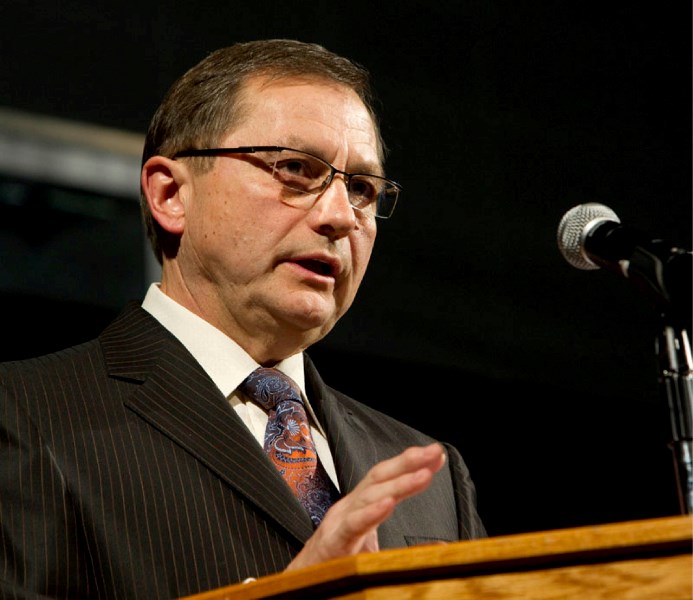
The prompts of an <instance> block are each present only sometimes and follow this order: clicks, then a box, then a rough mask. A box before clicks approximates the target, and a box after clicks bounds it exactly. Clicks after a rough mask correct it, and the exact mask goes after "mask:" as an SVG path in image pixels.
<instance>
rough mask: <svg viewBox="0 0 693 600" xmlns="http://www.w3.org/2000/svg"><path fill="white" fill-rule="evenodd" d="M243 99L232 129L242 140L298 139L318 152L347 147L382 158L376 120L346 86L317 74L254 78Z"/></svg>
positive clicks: (275, 141) (268, 142) (257, 142)
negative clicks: (239, 113)
mask: <svg viewBox="0 0 693 600" xmlns="http://www.w3.org/2000/svg"><path fill="white" fill-rule="evenodd" d="M239 102H240V105H241V107H242V118H241V120H240V122H239V124H238V126H237V127H236V128H234V130H233V132H232V133H233V136H234V137H235V138H236V140H237V141H238V142H239V143H243V144H248V145H250V144H255V145H260V144H263V145H273V144H280V143H281V144H288V143H289V142H290V141H291V140H292V139H295V140H300V141H302V142H303V143H305V144H308V145H311V146H315V147H314V148H313V149H314V150H318V149H321V148H322V151H328V152H330V151H332V150H334V151H337V150H338V149H339V148H348V150H349V152H354V151H356V152H358V153H361V154H366V155H368V158H369V159H375V160H377V161H378V162H380V161H381V148H380V145H379V138H378V135H377V132H376V127H375V124H374V122H373V118H372V116H371V114H370V112H369V111H368V109H367V107H366V106H365V104H364V103H363V101H362V100H361V98H359V96H358V94H357V93H356V92H355V91H354V90H352V89H351V88H350V87H348V86H346V85H343V84H340V83H337V82H334V81H331V80H327V79H321V78H314V77H313V78H308V77H300V78H297V77H291V78H281V79H277V78H268V77H254V78H251V79H249V80H248V81H247V82H246V84H245V85H244V87H243V90H242V92H241V94H240V96H239ZM239 136H241V137H239ZM244 136H254V137H253V138H252V139H244ZM323 146H324V148H323Z"/></svg>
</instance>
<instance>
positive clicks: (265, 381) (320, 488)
mask: <svg viewBox="0 0 693 600" xmlns="http://www.w3.org/2000/svg"><path fill="white" fill-rule="evenodd" d="M238 389H240V390H241V391H242V392H243V393H244V394H246V395H247V396H248V397H250V398H252V399H253V400H255V402H257V403H258V404H259V405H260V406H262V407H263V408H264V409H265V410H267V411H269V419H268V421H267V429H266V430H265V444H264V448H265V452H266V453H267V455H268V456H269V457H270V459H271V460H272V462H273V463H274V466H275V467H277V469H278V470H279V472H280V473H281V474H282V476H283V477H284V480H285V481H286V482H287V483H288V484H289V487H290V488H291V489H292V490H293V492H294V494H296V496H297V497H298V499H299V500H300V502H301V504H303V506H304V507H305V508H306V510H307V511H308V514H309V515H310V518H311V520H312V521H313V524H314V525H315V527H317V526H318V525H319V524H320V521H322V518H323V517H324V516H325V513H326V512H327V509H328V508H329V507H330V506H331V505H332V504H333V503H334V502H335V501H336V500H337V499H338V498H339V492H338V491H337V489H336V488H335V486H334V484H333V483H332V481H331V480H330V478H329V477H328V475H327V473H326V472H325V469H324V467H323V466H322V464H321V463H320V461H319V460H318V455H317V453H316V451H315V444H314V443H313V438H312V437H311V435H310V425H309V424H308V417H307V416H306V410H305V408H304V406H303V399H302V398H301V392H300V391H299V389H298V386H297V385H296V383H295V382H294V381H293V380H292V379H291V378H290V377H287V376H286V375H284V373H282V372H281V371H278V370H277V369H268V368H264V367H260V368H258V369H256V370H255V371H253V372H252V373H251V374H250V375H248V377H247V378H246V379H245V381H243V383H241V385H240V386H239V388H238Z"/></svg>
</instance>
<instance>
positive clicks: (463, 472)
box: [443, 443, 488, 540]
mask: <svg viewBox="0 0 693 600" xmlns="http://www.w3.org/2000/svg"><path fill="white" fill-rule="evenodd" d="M443 446H444V448H445V450H446V452H447V455H448V465H449V469H450V474H451V478H452V485H453V489H454V494H455V503H456V505H457V522H458V524H459V539H460V540H473V539H477V538H484V537H487V535H488V534H487V532H486V528H485V527H484V524H483V522H482V521H481V517H480V516H479V513H478V511H477V498H476V488H475V486H474V482H473V481H472V478H471V476H470V474H469V469H468V468H467V465H466V464H465V462H464V460H463V458H462V455H461V454H460V452H459V451H458V450H457V448H455V447H454V446H452V445H451V444H447V443H444V444H443Z"/></svg>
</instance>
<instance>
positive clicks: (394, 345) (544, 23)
mask: <svg viewBox="0 0 693 600" xmlns="http://www.w3.org/2000/svg"><path fill="white" fill-rule="evenodd" d="M690 11H691V7H690V3H687V2H669V1H667V2H663V3H658V4H657V5H656V6H655V5H653V4H651V3H648V4H643V3H639V4H631V3H618V2H617V3H613V2H612V3H608V2H599V3H598V2H594V1H591V0H590V1H586V2H579V3H577V2H575V3H566V2H560V1H551V0H545V1H542V2H521V3H517V2H504V1H501V0H472V1H469V2H464V1H458V2H452V1H446V2H437V3H423V2H414V1H412V0H401V1H400V2H397V3H381V4H378V3H374V2H368V3H367V2H362V1H361V0H355V1H352V2H349V3H345V2H332V3H330V2H323V3H301V2H295V3H291V2H281V3H275V2H270V3H252V5H247V4H246V3H229V2H217V1H214V0H210V1H207V2H204V3H180V2H179V3H175V5H174V3H173V2H171V3H166V2H151V3H135V2H132V1H131V0H121V1H120V2H113V3H111V4H110V5H109V4H106V5H105V6H104V4H103V3H101V4H99V3H87V2H77V1H71V2H70V1H63V2H59V3H56V2H49V1H47V0H46V1H43V2H36V1H34V2H32V1H26V0H25V1H22V2H20V1H12V0H10V2H5V3H4V5H3V7H2V9H1V11H0V14H1V15H2V19H0V20H1V22H2V24H1V25H0V27H1V28H2V35H1V36H0V56H2V59H1V64H2V67H1V68H0V104H2V105H4V106H7V107H11V108H17V109H22V110H26V111H32V112H37V113H42V114H48V115H53V116H57V117H62V118H68V119H76V120H79V121H85V122H90V123H95V124H101V125H107V126H109V127H117V128H120V129H125V130H128V131H132V132H137V133H143V132H144V130H145V128H146V125H147V122H148V119H149V117H150V115H151V113H152V112H153V110H154V108H155V106H156V104H157V102H158V100H159V98H160V97H161V95H162V94H163V93H164V91H165V90H166V88H167V87H168V85H169V84H170V83H171V82H172V81H173V79H174V78H175V77H177V76H178V75H179V74H181V73H182V72H183V71H184V70H185V69H187V68H188V67H189V66H191V65H192V64H194V63H195V62H197V61H198V60H199V59H200V58H202V56H204V55H205V54H206V53H207V52H209V51H211V50H213V49H215V48H216V47H219V46H222V45H227V44H230V43H233V42H235V41H240V40H247V39H254V38H259V37H295V38H299V39H303V40H306V41H316V42H319V43H323V44H324V45H326V46H327V47H329V48H330V49H333V50H335V51H337V52H340V53H344V54H346V55H348V56H350V57H352V58H354V59H356V60H358V61H359V62H361V63H363V64H364V65H366V66H367V67H369V69H370V70H371V71H372V73H373V75H374V79H375V83H376V87H377V90H378V93H379V96H380V99H381V102H382V107H383V110H382V114H383V131H384V135H385V137H386V140H387V141H388V144H389V146H390V149H391V152H390V157H389V159H388V165H387V167H388V173H389V174H390V175H391V176H392V177H393V178H395V179H397V180H399V181H400V182H401V183H402V184H403V185H404V188H405V192H404V195H403V197H402V200H401V205H400V206H399V207H398V210H397V212H396V214H395V216H394V218H393V219H392V220H390V221H387V222H383V223H381V224H380V230H379V236H378V240H377V242H376V249H375V253H374V258H373V261H372V263H371V267H370V270H369V272H368V274H367V277H366V281H365V283H364V285H363V288H362V289H361V291H360V292H359V296H358V297H357V300H356V303H355V305H354V307H353V308H352V311H351V312H350V313H349V314H348V315H347V316H346V317H344V319H343V320H342V321H341V322H340V323H339V324H338V325H337V327H336V328H335V330H334V331H333V332H332V334H331V335H330V336H329V337H328V338H327V339H326V340H324V341H323V342H321V343H320V344H319V345H318V346H316V347H315V348H314V350H313V351H312V355H313V357H314V360H315V361H316V362H317V363H318V366H319V367H320V368H321V369H322V370H323V373H324V375H325V378H326V379H327V381H328V383H331V384H333V385H334V386H335V387H338V388H340V389H342V390H343V391H345V392H347V393H349V394H351V395H353V396H354V397H356V398H359V399H361V400H363V401H364V402H367V403H369V404H372V405H373V406H376V407H379V408H382V409H383V410H385V411H386V412H389V413H391V414H393V415H395V416H398V417H399V418H401V419H402V420H404V421H407V422H410V423H412V424H413V425H415V426H417V427H419V428H420V429H423V430H425V431H427V432H429V433H431V434H432V435H434V436H437V437H439V438H441V439H444V440H447V441H450V442H452V443H454V444H455V445H456V446H457V447H458V448H459V449H460V450H461V451H462V453H463V455H464V456H465V457H466V459H467V462H468V463H469V466H470V468H471V470H472V474H473V477H474V479H475V481H476V483H477V487H478V494H479V509H480V511H481V513H482V517H484V519H485V521H486V523H487V527H488V529H489V532H490V533H491V534H493V535H496V534H505V533H513V532H521V531H529V530H538V529H550V528H558V527H565V526H573V525H583V524H594V523H602V522H610V521H621V520H629V519H637V518H649V517H656V516H663V515H669V514H677V513H678V512H679V511H680V509H679V506H678V501H677V497H676V485H675V484H676V480H675V475H674V470H673V463H672V454H671V451H670V449H669V447H668V445H667V444H668V442H669V440H670V435H671V429H670V426H669V421H668V418H669V415H668V409H667V406H666V403H665V401H664V398H663V396H662V393H661V391H660V386H659V382H658V376H659V371H658V364H657V360H656V354H655V348H654V338H655V336H656V334H657V332H658V329H659V324H658V318H657V317H658V315H657V314H656V311H655V310H654V309H653V308H652V307H651V306H650V305H649V303H648V302H647V301H646V300H645V299H644V298H643V297H641V296H640V295H639V294H638V293H636V292H635V290H634V288H632V287H631V286H630V284H629V283H628V282H626V281H625V280H622V279H619V278H617V277H616V276H614V275H612V274H611V273H607V272H604V271H602V270H599V271H591V272H587V271H579V270H577V269H574V268H573V267H571V266H570V265H568V264H567V263H566V262H565V260H564V259H563V258H562V257H561V255H560V253H559V252H558V250H557V246H556V228H557V225H558V222H559V220H560V218H561V216H562V215H563V214H564V213H565V212H566V211H567V210H568V209H569V208H570V207H572V206H574V205H576V204H580V203H583V202H589V201H595V202H601V203H603V204H606V205H608V206H610V207H611V208H612V209H613V210H615V211H616V213H617V214H618V215H619V216H620V218H621V220H622V221H623V222H624V223H627V224H631V225H633V226H636V227H639V228H642V229H644V230H646V231H651V232H652V233H653V234H655V235H658V236H661V237H665V238H666V239H670V240H672V241H673V242H675V243H678V244H679V245H681V246H682V247H684V248H690V247H691V14H690ZM36 218H37V219H40V215H36ZM13 226H14V225H13V224H12V223H10V222H9V221H6V222H5V223H4V225H2V227H4V228H6V229H9V228H11V227H13ZM113 227H114V228H115V227H116V224H113ZM127 235H130V236H132V237H131V239H132V240H133V241H132V254H133V256H134V260H135V261H136V262H137V261H139V259H140V256H139V255H138V252H140V246H139V244H140V242H139V241H137V240H139V238H140V236H141V231H140V230H139V229H138V227H137V226H131V227H130V229H129V231H128V233H127ZM73 243H74V244H75V245H77V246H78V245H79V244H80V237H79V236H75V239H74V240H73ZM0 252H1V253H3V254H4V257H3V261H6V262H7V261H9V262H12V261H14V260H17V257H16V256H12V255H11V254H10V253H9V251H8V250H7V249H5V250H3V249H2V248H1V247H0ZM132 259H133V258H132V257H129V258H128V257H125V256H123V257H122V261H126V260H132ZM98 267H99V269H100V271H102V272H105V273H106V274H107V275H109V274H110V275H111V276H112V277H114V278H117V277H121V276H123V273H124V269H123V265H122V264H118V265H112V264H110V263H108V262H107V263H105V264H99V265H98ZM47 268H48V267H47V266H46V265H45V264H44V262H43V261H41V260H36V261H34V263H33V264H32V265H31V269H32V271H34V272H35V274H38V275H39V278H40V275H41V272H42V269H47ZM51 269H55V265H51ZM17 277H21V275H17ZM95 277H96V276H95ZM3 283H4V285H5V287H6V288H11V287H12V286H11V282H7V281H5V282H3ZM80 285H81V286H83V288H84V290H85V296H88V294H87V293H86V291H87V290H89V288H90V285H91V283H90V280H89V279H86V280H84V281H82V282H80ZM44 291H45V294H42V293H41V292H40V291H39V292H38V293H37V294H36V295H35V297H31V298H27V297H22V298H20V299H17V298H14V297H11V295H10V294H9V293H8V294H5V297H4V298H3V299H2V302H3V305H2V306H3V308H4V310H3V312H4V314H5V319H6V323H7V325H8V327H6V334H5V335H4V339H5V344H3V350H2V358H20V357H22V356H26V355H31V354H37V353H40V352H44V351H47V350H51V349H55V348H59V347H62V346H64V345H66V344H69V343H74V342H77V341H81V340H83V339H87V338H88V337H91V336H92V335H94V334H96V333H97V332H98V331H99V330H100V328H101V327H102V326H103V324H104V323H105V322H106V321H107V320H108V319H110V317H111V316H112V315H113V312H114V310H115V306H116V305H119V304H120V300H121V298H119V297H117V294H116V295H111V296H109V297H107V298H106V297H104V298H102V299H101V301H98V299H97V301H94V300H90V301H89V302H88V303H85V304H81V303H79V302H76V301H72V302H62V303H58V302H55V301H54V300H52V298H53V297H54V294H52V293H51V290H44ZM87 304H88V306H87ZM10 322H11V324H12V325H13V327H12V328H10V327H9V324H10Z"/></svg>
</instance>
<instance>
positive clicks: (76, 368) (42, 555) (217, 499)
mask: <svg viewBox="0 0 693 600" xmlns="http://www.w3.org/2000/svg"><path fill="white" fill-rule="evenodd" d="M305 366H306V382H307V393H308V395H309V397H310V399H311V403H312V404H313V406H314V409H315V410H316V413H317V415H318V418H319V420H320V421H321V423H322V424H323V426H324V428H325V431H326V433H327V438H328V440H329V444H330V448H331V450H332V452H333V454H334V457H335V463H336V464H335V466H336V470H337V475H338V479H339V483H340V486H341V489H342V491H343V492H345V493H346V492H349V491H350V490H351V489H353V487H354V486H355V485H356V484H357V483H358V482H359V480H360V479H361V478H362V477H363V476H364V475H365V473H366V471H367V470H368V469H369V468H370V467H371V466H373V465H374V464H375V463H376V462H378V461H380V460H383V459H385V458H389V457H391V456H393V455H394V454H396V453H398V452H400V451H401V450H402V449H404V448H406V447H407V446H410V445H421V444H426V443H428V442H429V441H430V438H428V437H427V436H425V435H423V434H421V433H419V432H417V431H415V430H413V429H411V428H410V427H407V426H406V425H404V424H402V423H399V422H397V421H395V420H393V419H391V418H389V417H387V416H385V415H383V414H382V413H380V412H377V411H375V410H373V409H371V408H369V407H367V406H365V405H363V404H360V403H358V402H356V401H354V400H352V399H351V398H348V397H346V396H344V395H343V394H340V393H339V392H337V391H335V390H333V389H331V388H329V387H327V386H326V385H325V384H324V383H323V382H322V380H321V378H320V377H319V375H318V373H317V371H316V370H315V367H314V366H313V364H312V363H311V362H310V360H309V359H307V358H306V365H305ZM0 418H1V422H0V452H1V454H0V592H1V593H2V594H3V595H2V597H3V598H39V597H48V598H77V599H80V600H83V599H87V598H127V599H135V598H142V599H146V600H152V599H155V598H175V597H179V596H182V595H187V594H193V593H196V592H200V591H204V590H209V589H214V588H217V587H221V586H224V585H229V584H231V583H235V582H238V581H241V580H243V579H244V578H246V577H250V576H253V577H257V576H262V575H265V574H269V573H274V572H277V571H280V570H282V569H283V568H284V567H285V566H286V564H287V563H288V562H289V561H290V560H291V558H292V557H293V556H294V555H295V554H296V553H297V552H298V551H299V550H300V548H301V547H302V545H303V543H304V542H305V541H306V539H307V538H308V537H309V536H310V535H311V533H312V528H311V522H310V520H309V518H308V516H307V514H306V513H305V511H304V510H303V509H302V508H301V506H300V505H299V504H298V502H297V500H296V499H295V498H294V496H293V495H292V493H291V492H290V491H289V488H288V486H286V485H285V484H284V482H283V481H282V479H281V478H280V476H279V475H278V473H277V472H276V471H275V469H274V467H273V466H272V465H271V464H270V463H269V461H268V460H267V459H266V457H265V455H264V454H263V452H262V450H261V448H260V446H259V444H258V443H257V442H256V441H255V439H254V438H253V437H252V436H251V434H250V433H249V431H248V430H247V428H246V427H245V426H244V425H243V423H242V421H241V420H240V419H239V417H238V416H237V415H236V413H235V412H234V411H233V409H231V408H230V406H229V404H228V403H227V401H226V400H225V398H224V397H223V396H222V394H221V392H220V391H219V389H218V388H217V387H216V386H215V385H214V384H213V383H212V381H211V379H210V378H209V377H208V376H207V375H206V374H205V372H204V371H203V370H202V368H201V367H200V365H199V364H198V363H197V362H196V361H195V360H194V359H193V358H192V357H191V355H190V354H189V353H188V351H187V350H186V349H185V348H184V347H183V346H182V345H181V344H180V342H179V341H178V340H177V339H176V338H174V337H173V336H172V335H171V334H170V333H169V332H168V331H167V330H166V329H164V328H163V327H162V326H161V325H160V324H159V323H158V321H156V320H155V319H154V318H153V317H151V316H150V315H149V314H148V313H147V312H146V311H144V310H143V309H142V308H141V307H140V306H138V305H136V304H132V305H130V306H128V307H127V308H126V309H125V310H124V311H123V313H121V315H120V316H119V317H118V318H117V319H116V320H115V321H114V322H113V323H112V324H111V325H110V326H109V327H108V328H107V329H106V330H105V331H104V332H103V333H102V334H101V336H99V338H98V339H96V340H92V341H90V342H87V343H85V344H82V345H80V346H77V347H75V348H71V349H67V350H64V351H61V352H58V353H56V354H52V355H48V356H44V357H39V358H36V359H31V360H26V361H19V362H14V363H5V364H2V365H0ZM447 451H448V456H449V461H448V463H447V467H446V468H444V470H443V471H442V472H441V473H439V474H437V475H436V478H435V480H434V483H433V485H432V486H431V488H430V489H429V490H427V491H426V493H424V494H421V495H420V496H417V497H415V498H412V499H409V500H407V501H405V502H404V503H403V504H402V505H401V506H399V507H398V509H397V510H396V512H395V514H394V515H393V516H392V517H391V518H390V519H389V520H388V521H387V522H386V523H384V524H383V525H382V526H381V527H380V529H379V536H380V544H381V547H382V548H392V547H401V546H406V545H412V544H417V543H425V542H431V541H434V540H458V539H467V538H475V537H483V536H484V535H485V532H484V528H483V525H482V524H481V521H480V520H479V517H478V516H477V512H476V508H475V492H474V487H473V484H472V482H471V480H470V478H469V474H468V471H467V468H466V466H465V464H464V463H463V460H462V458H461V456H460V455H459V453H458V452H457V451H456V450H455V449H454V448H452V447H450V446H447Z"/></svg>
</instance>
